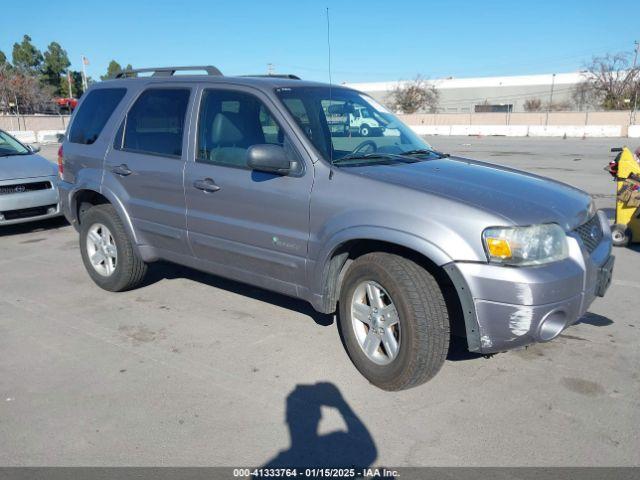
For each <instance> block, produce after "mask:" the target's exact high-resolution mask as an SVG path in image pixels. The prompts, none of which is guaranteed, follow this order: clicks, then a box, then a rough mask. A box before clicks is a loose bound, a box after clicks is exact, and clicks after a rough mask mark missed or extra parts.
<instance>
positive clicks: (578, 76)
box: [344, 72, 588, 92]
mask: <svg viewBox="0 0 640 480" xmlns="http://www.w3.org/2000/svg"><path fill="white" fill-rule="evenodd" d="M587 75H588V74H587V73H586V72H570V73H556V74H555V80H554V79H553V77H554V74H551V73H546V74H538V75H512V76H502V77H472V78H436V79H431V80H426V83H427V84H429V85H434V86H435V87H436V88H438V89H439V90H447V89H455V88H481V87H518V86H525V85H526V86H531V85H551V83H552V82H554V83H555V84H556V85H570V84H576V83H579V82H581V81H583V80H585V79H586V78H587ZM409 82H410V80H400V81H397V82H364V83H349V82H347V83H344V85H345V86H347V87H351V88H354V89H356V90H362V91H365V92H388V91H391V90H393V89H394V88H396V87H397V86H398V85H403V84H406V83H409Z"/></svg>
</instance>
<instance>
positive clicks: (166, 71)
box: [113, 65, 223, 78]
mask: <svg viewBox="0 0 640 480" xmlns="http://www.w3.org/2000/svg"><path fill="white" fill-rule="evenodd" d="M189 70H201V71H204V72H207V75H213V76H216V77H222V76H223V75H222V72H221V71H220V70H218V69H217V68H216V67H214V66H213V65H196V66H192V67H156V68H134V69H131V70H122V71H120V72H118V73H116V75H115V76H114V77H113V78H127V77H130V76H132V75H134V74H138V73H148V72H153V73H152V74H151V76H153V77H171V76H172V75H174V74H175V73H176V72H181V71H189Z"/></svg>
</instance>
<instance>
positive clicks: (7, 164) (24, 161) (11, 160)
mask: <svg viewBox="0 0 640 480" xmlns="http://www.w3.org/2000/svg"><path fill="white" fill-rule="evenodd" d="M56 172H57V170H56V166H55V165H54V164H52V163H51V162H49V161H48V160H47V159H45V158H43V157H41V156H40V155H36V154H31V155H11V156H8V157H0V181H2V180H14V179H18V178H32V177H47V176H51V175H56Z"/></svg>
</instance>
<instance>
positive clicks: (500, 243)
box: [482, 223, 569, 266]
mask: <svg viewBox="0 0 640 480" xmlns="http://www.w3.org/2000/svg"><path fill="white" fill-rule="evenodd" d="M482 240H483V243H484V248H485V251H486V252H487V257H488V258H489V261H490V262H492V263H500V264H503V265H520V266H525V265H541V264H543V263H549V262H555V261H558V260H562V259H564V258H567V256H568V255H569V248H568V246H567V236H566V234H565V233H564V230H563V229H562V228H561V227H560V226H559V225H557V224H555V223H547V224H544V225H532V226H530V227H491V228H487V229H486V230H485V231H484V232H482Z"/></svg>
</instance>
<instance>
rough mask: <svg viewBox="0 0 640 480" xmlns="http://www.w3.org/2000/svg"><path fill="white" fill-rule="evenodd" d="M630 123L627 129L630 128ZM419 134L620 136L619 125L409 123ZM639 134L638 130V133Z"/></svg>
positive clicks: (621, 134)
mask: <svg viewBox="0 0 640 480" xmlns="http://www.w3.org/2000/svg"><path fill="white" fill-rule="evenodd" d="M632 127H635V126H634V125H632V126H631V127H630V129H629V132H632V131H634V132H635V130H631V128H632ZM411 128H412V129H413V131H415V132H416V133H417V134H419V135H461V136H465V135H471V136H504V137H580V138H582V137H591V138H594V137H621V136H623V132H622V130H623V128H622V127H621V126H619V125H587V126H583V125H549V126H547V127H545V126H541V125H450V126H444V125H411ZM638 136H640V132H639V133H638Z"/></svg>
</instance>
